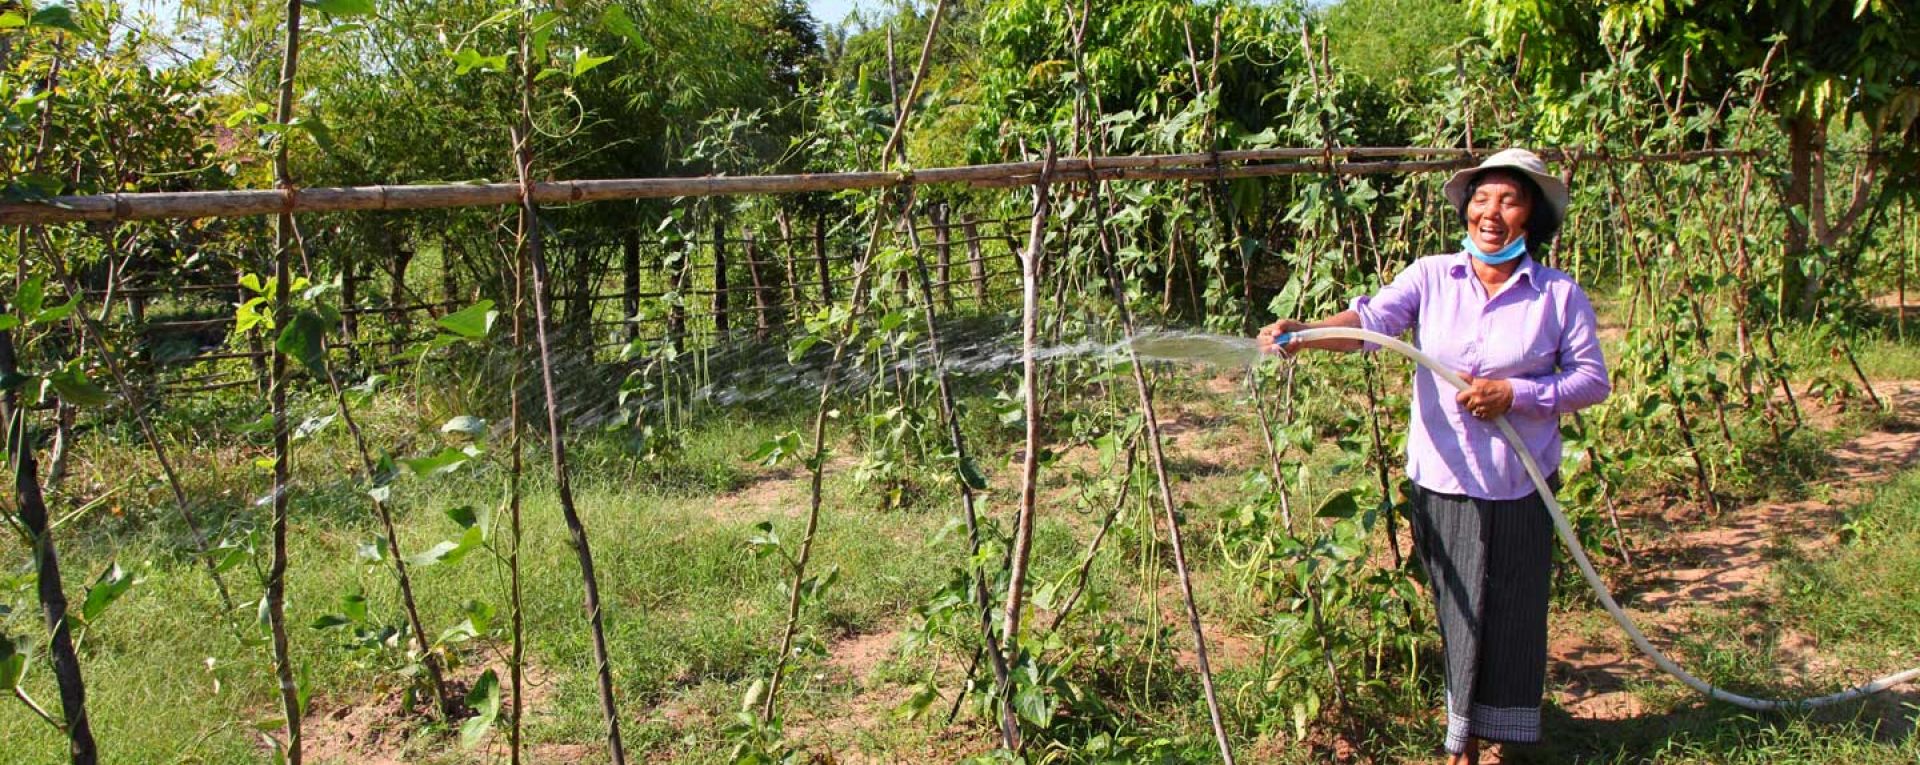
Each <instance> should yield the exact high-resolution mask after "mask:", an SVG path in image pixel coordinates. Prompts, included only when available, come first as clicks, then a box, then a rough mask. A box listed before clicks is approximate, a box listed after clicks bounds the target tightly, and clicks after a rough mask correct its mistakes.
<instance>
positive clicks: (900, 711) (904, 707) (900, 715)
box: [893, 682, 940, 720]
mask: <svg viewBox="0 0 1920 765" xmlns="http://www.w3.org/2000/svg"><path fill="white" fill-rule="evenodd" d="M938 698H940V689H939V688H936V687H934V685H933V683H932V682H927V683H922V684H921V685H920V689H919V690H917V691H915V692H914V694H913V696H912V697H910V698H908V699H907V700H906V701H905V702H902V703H901V704H900V706H897V707H894V708H893V719H895V720H918V719H920V716H921V715H924V714H926V713H927V707H930V706H932V705H933V702H934V700H935V699H938Z"/></svg>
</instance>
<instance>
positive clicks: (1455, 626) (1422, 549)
mask: <svg viewBox="0 0 1920 765" xmlns="http://www.w3.org/2000/svg"><path fill="white" fill-rule="evenodd" d="M1558 478H1559V476H1557V475H1556V476H1554V479H1553V480H1550V481H1549V484H1550V485H1552V486H1554V487H1556V488H1557V487H1558V486H1559V481H1558V480H1557V479H1558ZM1412 514H1413V524H1412V525H1413V539H1414V546H1415V548H1416V549H1417V551H1418V554H1419V555H1420V562H1421V564H1422V565H1423V566H1425V567H1426V570H1427V578H1428V583H1429V586H1430V589H1431V590H1432V591H1433V605H1434V611H1435V614H1436V615H1437V616H1438V620H1439V622H1440V642H1441V644H1442V645H1443V646H1444V648H1445V652H1446V658H1447V740H1446V747H1447V751H1448V752H1450V753H1454V754H1459V753H1461V752H1463V751H1466V747H1467V742H1468V738H1469V737H1473V738H1480V739H1486V740H1489V741H1504V742H1513V743H1533V742H1536V741H1539V740H1540V698H1541V693H1542V692H1543V690H1544V686H1545V684H1546V671H1547V597H1548V589H1549V584H1550V583H1551V580H1552V567H1553V519H1552V517H1551V516H1550V515H1548V514H1547V506H1546V503H1545V502H1544V501H1542V500H1541V499H1540V495H1539V494H1529V495H1527V496H1526V497H1523V498H1521V499H1515V500H1486V499H1474V498H1472V497H1466V496H1461V495H1457V494H1439V493H1435V492H1431V491H1427V490H1426V489H1418V488H1416V490H1415V491H1414V496H1413V513H1412Z"/></svg>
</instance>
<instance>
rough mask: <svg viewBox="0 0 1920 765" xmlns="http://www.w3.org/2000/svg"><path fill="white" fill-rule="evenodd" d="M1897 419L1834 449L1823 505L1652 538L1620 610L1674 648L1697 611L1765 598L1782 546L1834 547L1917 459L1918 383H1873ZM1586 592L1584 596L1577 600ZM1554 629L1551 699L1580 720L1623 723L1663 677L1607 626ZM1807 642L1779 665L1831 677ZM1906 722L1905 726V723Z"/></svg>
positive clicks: (1752, 514)
mask: <svg viewBox="0 0 1920 765" xmlns="http://www.w3.org/2000/svg"><path fill="white" fill-rule="evenodd" d="M1875 389H1876V390H1877V391H1878V392H1879V394H1880V395H1881V396H1882V397H1884V398H1886V399H1887V400H1889V401H1890V402H1891V405H1892V407H1893V410H1894V412H1895V416H1894V418H1893V419H1892V420H1891V421H1889V422H1888V423H1886V424H1884V425H1882V426H1881V427H1880V428H1879V429H1877V430H1875V431H1873V432H1871V433H1867V434H1864V435H1862V436H1860V437H1858V438H1855V439H1852V440H1850V441H1847V442H1846V443H1844V444H1841V445H1839V446H1838V447H1835V448H1834V449H1833V451H1832V452H1831V456H1832V457H1833V459H1834V463H1835V467H1834V471H1833V474H1832V475H1831V476H1829V477H1828V478H1827V479H1826V480H1824V481H1822V482H1820V483H1819V484H1816V486H1815V487H1813V488H1814V489H1815V491H1814V492H1812V493H1814V494H1816V495H1821V496H1824V497H1825V498H1824V499H1820V500H1805V501H1797V502H1779V503H1760V504H1754V505H1749V506H1746V507H1739V508H1734V509H1731V510H1729V511H1728V512H1727V513H1726V514H1725V515H1723V516H1722V517H1721V518H1720V519H1719V520H1718V522H1716V523H1713V524H1711V525H1710V526H1708V527H1706V528H1697V529H1687V530H1681V531H1677V532H1674V533H1670V534H1663V535H1651V536H1652V538H1651V539H1650V540H1647V541H1644V542H1643V544H1646V545H1647V546H1646V547H1644V548H1642V549H1640V550H1637V551H1636V552H1635V556H1634V568H1635V570H1636V573H1637V576H1634V577H1633V578H1632V579H1631V581H1628V582H1626V583H1625V586H1623V587H1620V588H1619V589H1618V590H1617V591H1616V595H1617V596H1618V597H1619V598H1620V600H1621V605H1622V606H1624V607H1625V608H1626V609H1627V610H1628V612H1629V613H1630V614H1631V615H1632V616H1633V617H1634V619H1635V620H1636V621H1637V622H1638V623H1639V625H1640V627H1641V628H1642V629H1643V630H1645V631H1646V632H1647V633H1648V636H1649V637H1650V638H1652V639H1653V640H1654V642H1655V643H1656V644H1660V645H1671V644H1672V643H1673V642H1674V640H1675V638H1676V637H1677V636H1679V634H1680V633H1681V631H1683V630H1685V629H1687V628H1688V626H1689V624H1690V623H1691V622H1692V620H1693V618H1694V617H1695V615H1696V614H1700V613H1704V612H1708V611H1712V610H1715V609H1719V610H1725V609H1728V608H1737V607H1739V604H1738V603H1739V601H1741V600H1743V599H1748V598H1753V597H1758V596H1763V595H1765V594H1766V587H1767V581H1768V578H1769V577H1770V576H1771V574H1772V567H1773V561H1774V560H1776V559H1777V558H1778V557H1780V556H1779V553H1778V551H1779V550H1780V549H1781V548H1782V547H1788V548H1794V549H1798V550H1800V551H1817V550H1820V549H1823V548H1826V547H1828V546H1831V545H1833V544H1834V543H1835V542H1836V541H1837V540H1838V529H1839V523H1838V520H1839V518H1840V515H1841V508H1844V507H1847V506H1848V505H1851V504H1854V503H1857V502H1859V501H1861V500H1863V499H1865V498H1866V497H1867V496H1869V494H1870V492H1871V490H1872V488H1873V487H1874V486H1875V485H1876V484H1879V483H1881V482H1884V481H1886V480H1888V479H1890V478H1892V477H1893V476H1895V475H1897V474H1898V473H1899V472H1900V471H1901V470H1904V469H1906V468H1907V467H1909V466H1911V465H1913V464H1915V462H1916V461H1920V381H1902V382H1879V383H1875ZM1583 595H1584V593H1583ZM1594 614H1595V617H1594V618H1593V619H1591V620H1587V621H1584V622H1582V623H1580V624H1577V625H1572V626H1569V625H1564V624H1556V625H1555V627H1554V634H1553V635H1552V637H1551V643H1550V644H1549V646H1548V671H1549V677H1550V681H1549V686H1550V687H1551V689H1552V693H1553V695H1554V699H1555V701H1556V702H1557V703H1558V704H1559V705H1560V707H1561V708H1563V709H1565V710H1566V711H1567V712H1568V713H1569V714H1571V715H1572V716H1574V717H1575V718H1579V719H1588V720H1621V719H1627V718H1631V717H1635V716H1638V715H1640V714H1642V711H1643V710H1642V708H1641V702H1640V701H1639V700H1638V698H1637V697H1635V696H1634V694H1633V693H1631V692H1630V691H1629V690H1628V686H1629V683H1630V682H1634V681H1646V680H1649V679H1655V678H1658V677H1660V675H1661V673H1660V671H1659V669H1658V668H1656V667H1654V666H1653V663H1652V662H1651V661H1648V660H1647V659H1646V658H1645V657H1643V656H1641V655H1640V654H1639V652H1638V651H1636V650H1635V649H1634V648H1633V647H1632V644H1631V643H1629V642H1627V639H1626V638H1625V636H1623V635H1621V634H1620V633H1619V629H1618V627H1616V626H1615V625H1614V624H1613V623H1612V621H1611V620H1610V619H1607V618H1606V617H1605V615H1604V614H1600V613H1599V612H1598V611H1597V610H1596V611H1595V612H1594ZM1818 653H1819V651H1818V646H1816V645H1814V644H1813V641H1812V640H1811V639H1809V638H1808V637H1806V636H1804V635H1799V634H1795V633H1789V634H1786V635H1783V636H1781V639H1780V640H1779V646H1778V648H1777V650H1776V656H1775V658H1776V660H1777V661H1778V662H1779V664H1780V667H1781V669H1782V670H1783V671H1786V672H1788V673H1790V674H1792V675H1794V676H1799V677H1810V676H1820V675H1825V674H1828V673H1829V672H1831V671H1832V670H1833V669H1835V668H1834V667H1831V666H1827V665H1826V664H1825V663H1824V662H1823V661H1822V660H1821V659H1820V658H1819V656H1818ZM1909 724H1910V723H1909Z"/></svg>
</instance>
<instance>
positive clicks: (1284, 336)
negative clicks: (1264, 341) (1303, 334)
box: [1273, 332, 1293, 348]
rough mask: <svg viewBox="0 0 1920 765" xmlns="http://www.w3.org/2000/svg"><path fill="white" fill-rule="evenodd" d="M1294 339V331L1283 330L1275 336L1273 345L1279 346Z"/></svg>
mask: <svg viewBox="0 0 1920 765" xmlns="http://www.w3.org/2000/svg"><path fill="white" fill-rule="evenodd" d="M1292 341H1293V333H1292V332H1282V333H1280V334H1278V335H1274V336H1273V347H1275V348H1279V347H1281V346H1284V345H1286V344H1287V343H1290V342H1292Z"/></svg>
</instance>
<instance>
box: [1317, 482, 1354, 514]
mask: <svg viewBox="0 0 1920 765" xmlns="http://www.w3.org/2000/svg"><path fill="white" fill-rule="evenodd" d="M1359 514H1360V502H1359V500H1356V499H1355V498H1354V496H1353V490H1352V489H1347V490H1345V491H1336V492H1334V493H1332V494H1329V495H1327V498H1326V499H1324V500H1321V501H1320V508H1319V509H1318V510H1315V511H1313V517H1315V518H1352V517H1354V516H1355V515H1359Z"/></svg>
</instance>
